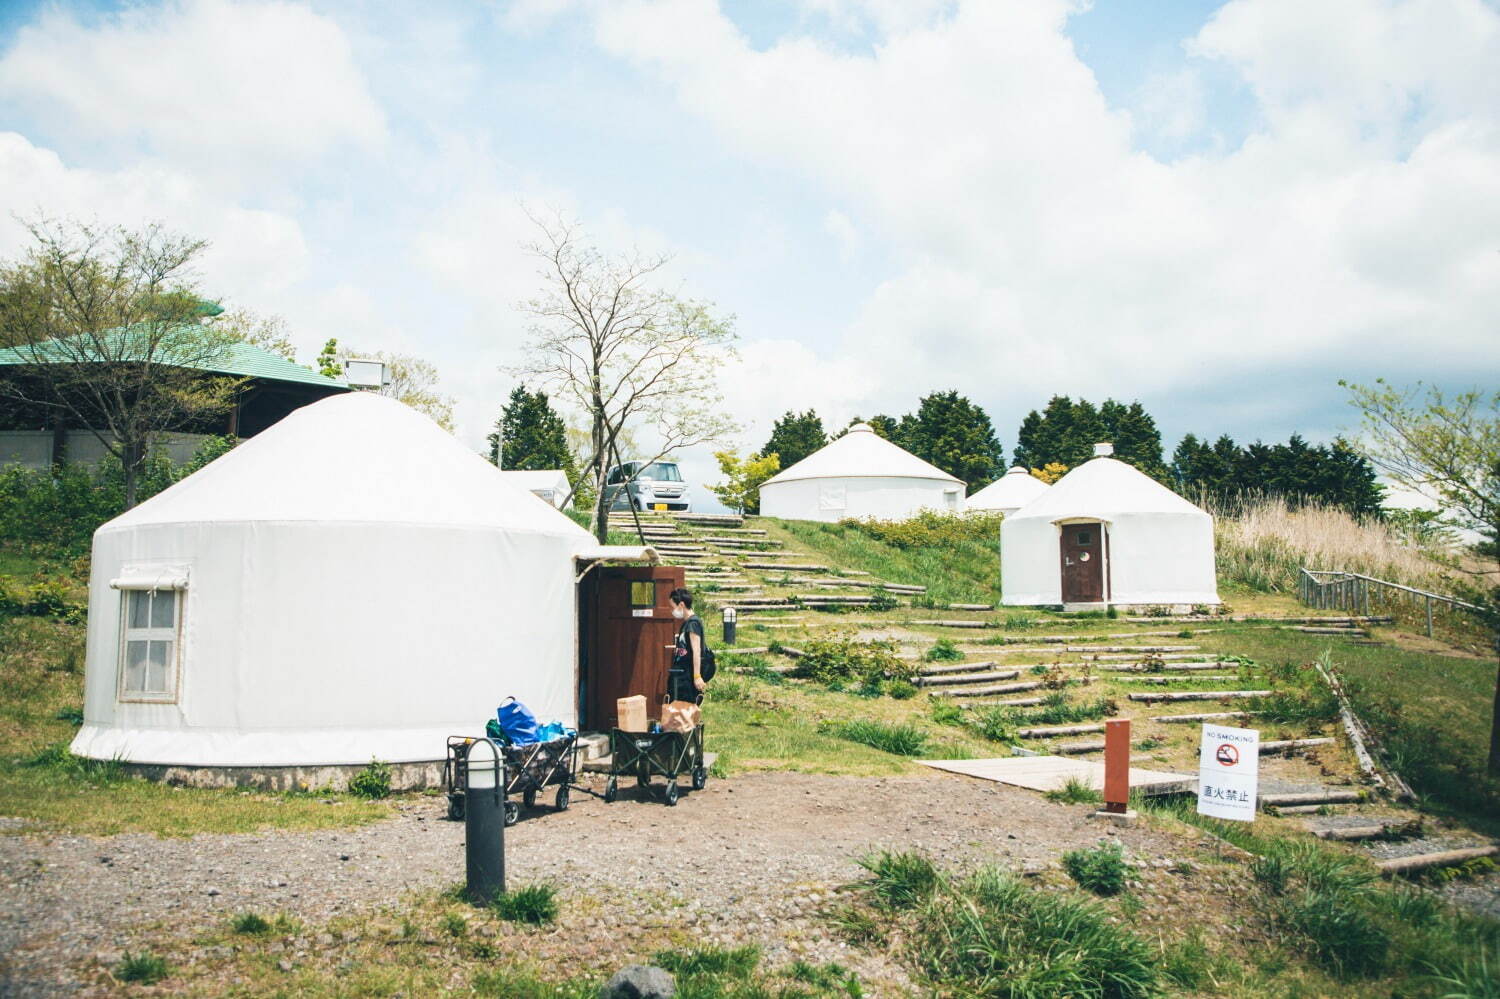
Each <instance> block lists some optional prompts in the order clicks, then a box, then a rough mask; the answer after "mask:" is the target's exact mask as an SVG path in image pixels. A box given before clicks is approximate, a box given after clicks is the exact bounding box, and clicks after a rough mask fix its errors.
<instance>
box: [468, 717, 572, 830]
mask: <svg viewBox="0 0 1500 999" xmlns="http://www.w3.org/2000/svg"><path fill="white" fill-rule="evenodd" d="M478 741H479V740H478V739H476V738H473V737H471V736H465V735H450V736H449V737H448V759H447V762H446V763H445V764H444V765H443V783H444V784H446V785H447V788H448V818H450V819H453V820H455V821H457V820H461V819H462V818H463V817H464V798H465V795H466V794H467V791H468V788H467V787H466V786H465V784H464V775H465V773H466V772H467V768H466V767H465V766H464V762H465V761H466V760H467V759H468V756H469V748H470V747H471V746H473V745H474V743H476V742H478ZM499 748H500V755H501V758H502V759H504V760H505V824H506V825H508V826H511V825H515V824H516V820H517V819H519V818H520V817H521V806H520V805H518V804H516V803H515V802H514V801H511V800H510V799H511V796H512V795H520V796H521V801H522V803H523V804H525V806H526V807H527V808H535V807H536V799H537V795H538V794H539V793H540V792H541V791H542V789H543V788H547V787H553V786H555V787H556V788H557V794H556V795H555V796H554V797H553V799H552V801H553V806H554V807H555V808H556V809H557V811H559V812H563V811H567V808H568V790H569V788H570V786H571V785H572V784H573V783H574V782H575V777H574V774H575V771H576V770H577V748H578V737H577V736H576V735H565V736H563V737H562V738H560V739H553V740H552V741H550V742H532V743H527V744H526V745H522V746H500V747H499Z"/></svg>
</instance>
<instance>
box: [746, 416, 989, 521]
mask: <svg viewBox="0 0 1500 999" xmlns="http://www.w3.org/2000/svg"><path fill="white" fill-rule="evenodd" d="M964 490H965V485H964V481H963V480H962V479H958V478H954V477H953V476H951V475H949V474H948V473H947V472H945V471H943V470H942V469H941V468H938V467H937V466H936V465H931V464H928V463H927V462H925V461H923V460H922V459H921V458H918V457H917V456H916V455H914V454H912V453H911V452H910V451H907V450H905V449H903V448H901V447H898V446H897V445H895V444H892V443H891V442H890V441H888V440H886V439H885V438H884V437H881V436H880V435H879V434H877V433H875V431H874V430H872V429H871V428H870V425H869V424H867V423H856V424H855V425H854V426H852V427H850V428H849V431H848V433H846V434H844V436H842V437H840V438H838V439H837V440H834V441H830V442H829V443H828V444H827V445H826V446H825V447H823V448H821V449H820V450H817V451H814V452H813V453H812V454H810V455H808V456H807V457H806V458H803V459H802V460H801V461H799V462H797V463H796V464H795V465H793V466H791V467H790V468H785V469H782V471H781V472H779V473H777V474H776V475H774V476H772V477H771V478H770V479H767V480H766V482H765V484H764V485H762V486H761V487H760V512H761V514H762V515H764V516H767V517H784V518H786V519H788V520H821V521H826V522H829V523H832V522H834V521H839V520H843V519H844V518H846V517H854V518H862V517H875V518H879V519H881V520H904V519H906V518H907V517H910V516H912V515H913V514H916V513H918V512H920V511H922V510H938V511H948V512H952V513H958V512H961V511H962V510H963V509H964Z"/></svg>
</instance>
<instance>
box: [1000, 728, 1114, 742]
mask: <svg viewBox="0 0 1500 999" xmlns="http://www.w3.org/2000/svg"><path fill="white" fill-rule="evenodd" d="M1103 731H1104V726H1103V725H1057V726H1053V727H1052V728H1023V729H1020V730H1019V731H1017V732H1016V735H1017V736H1019V737H1020V738H1022V739H1051V738H1053V737H1054V736H1059V735H1088V734H1089V733H1090V732H1103Z"/></svg>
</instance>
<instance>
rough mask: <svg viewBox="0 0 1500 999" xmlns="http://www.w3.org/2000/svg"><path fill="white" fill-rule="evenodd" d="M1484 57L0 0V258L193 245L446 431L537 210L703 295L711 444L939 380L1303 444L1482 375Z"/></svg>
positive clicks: (1322, 27)
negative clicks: (1409, 394)
mask: <svg viewBox="0 0 1500 999" xmlns="http://www.w3.org/2000/svg"><path fill="white" fill-rule="evenodd" d="M1496 66H1500V5H1497V4H1496V3H1495V2H1492V0H1319V2H1318V3H1316V4H1308V3H1305V2H1293V0H1230V2H1228V3H1213V2H1201V0H1156V2H1153V3H1151V4H1141V3H1130V2H1126V0H1095V2H1094V3H1092V4H1090V3H1087V2H1084V0H717V2H715V0H609V2H603V0H511V2H493V3H482V2H474V0H461V2H460V0H454V2H445V0H426V2H424V3H422V4H373V5H372V4H368V3H363V2H347V3H342V2H327V3H323V2H313V3H305V2H295V0H276V2H259V0H248V2H243V3H230V2H226V0H172V2H166V3H130V4H115V3H98V2H96V3H58V2H48V3H43V2H31V0H3V2H0V209H3V211H0V257H11V256H14V255H15V254H17V253H19V252H21V251H22V250H23V249H24V247H25V245H26V239H27V237H26V234H25V231H24V228H23V227H22V225H21V222H20V221H19V219H22V218H26V217H34V216H36V215H37V214H39V213H44V214H47V215H51V216H55V217H76V218H82V219H96V220H99V221H103V222H108V223H120V224H124V225H127V226H139V225H141V224H143V223H145V222H150V221H156V222H161V223H163V224H165V225H166V226H168V227H170V228H172V229H175V230H178V231H181V232H184V233H188V234H191V235H194V236H197V237H201V238H204V239H206V240H208V241H209V243H210V246H209V249H208V250H207V251H206V252H205V254H204V255H203V257H202V259H201V262H200V266H199V268H198V275H197V276H198V278H199V280H200V282H201V285H202V287H203V288H204V289H205V290H206V291H207V292H209V293H210V294H211V295H212V296H213V297H216V298H220V299H222V300H223V302H224V304H226V305H227V306H230V307H245V308H248V309H251V310H253V311H254V312H256V313H259V314H262V315H275V316H280V317H282V318H283V319H284V320H285V322H286V323H287V325H288V327H289V329H290V332H291V334H292V337H293V340H294V342H295V343H296V345H297V347H298V350H299V359H300V360H302V361H303V362H304V363H309V362H311V360H312V359H313V357H314V356H315V355H316V353H317V351H318V349H319V348H320V347H321V345H322V344H323V342H324V341H325V340H327V339H328V338H329V337H337V338H338V339H339V340H340V342H341V343H343V344H346V345H348V346H350V347H353V348H355V349H358V350H371V351H373V350H387V351H396V352H401V353H410V354H416V355H419V356H421V357H424V358H426V359H428V360H430V361H432V362H433V363H434V364H435V365H437V367H438V370H439V372H440V373H441V377H442V389H443V391H445V392H446V393H447V394H448V395H450V396H452V397H453V398H454V400H455V402H456V424H457V433H458V435H459V437H460V438H461V439H462V440H463V441H464V442H465V443H467V444H469V445H470V446H472V447H474V448H475V449H476V450H477V449H480V448H482V446H483V443H484V437H485V434H486V433H487V432H488V431H489V430H490V428H491V425H492V424H493V423H494V421H495V419H496V417H497V416H498V414H499V410H500V407H501V405H502V404H503V402H504V400H505V397H506V396H507V395H508V393H509V391H510V390H511V388H512V387H513V386H514V384H515V379H514V378H513V377H512V376H511V375H509V374H507V373H506V369H507V368H508V367H513V366H514V365H516V364H517V363H519V362H520V361H521V359H522V357H523V353H524V348H525V344H526V342H527V322H526V318H525V316H524V315H523V314H522V313H521V312H520V311H518V310H517V308H516V305H517V303H518V302H520V301H522V300H524V299H525V298H527V297H530V296H532V295H535V294H536V293H538V292H539V291H540V290H541V285H540V282H539V278H538V275H537V264H536V261H535V260H534V259H533V258H531V257H529V256H528V255H527V253H526V252H525V251H524V249H523V248H522V247H523V244H525V243H526V242H527V241H529V240H531V239H532V238H534V235H535V232H534V229H533V228H532V223H531V222H530V221H529V220H528V218H527V214H526V208H527V207H528V206H529V207H531V208H533V209H538V208H540V209H542V210H546V211H554V210H555V211H562V212H565V213H567V214H568V215H570V216H571V217H573V218H575V219H577V220H578V221H579V222H580V223H581V224H582V225H583V226H584V228H585V230H586V231H587V233H588V236H589V238H590V239H591V241H592V242H593V243H594V244H595V245H597V246H598V247H599V248H600V249H601V250H603V251H605V252H609V253H622V252H628V251H631V250H633V249H640V250H642V251H645V252H648V253H662V254H670V255H671V256H672V262H671V264H670V265H669V267H668V269H667V271H666V272H665V273H664V276H663V281H664V282H665V284H666V286H667V287H668V289H669V290H671V291H674V292H676V293H678V294H682V295H685V296H688V297H692V298H697V299H704V300H709V301H712V302H713V303H715V306H716V308H717V309H718V310H719V311H720V312H721V313H724V314H730V315H733V316H734V317H735V322H736V328H737V330H738V333H739V338H740V339H739V353H738V358H737V359H736V360H734V361H733V362H731V364H730V365H729V366H728V367H727V368H726V369H725V370H724V372H723V373H722V374H721V376H720V379H721V389H722V395H723V398H724V402H725V405H726V407H727V408H728V410H729V411H730V413H731V414H732V415H733V416H734V417H735V418H736V419H737V420H738V421H739V422H740V423H741V424H742V425H743V427H744V430H743V431H742V433H741V434H740V435H739V437H738V438H736V439H734V440H731V441H728V442H726V443H727V445H729V446H731V447H734V448H738V449H739V450H740V451H742V452H744V451H749V450H754V449H757V448H759V447H760V446H761V445H762V444H763V443H764V442H765V439H766V437H767V436H768V434H769V432H770V428H771V424H772V421H773V420H774V419H775V418H776V417H777V416H778V415H779V414H781V413H782V412H784V411H786V410H788V409H793V408H795V409H797V410H802V409H806V408H814V409H816V410H817V411H818V413H819V414H820V415H822V416H823V418H824V421H825V423H826V424H829V425H831V426H842V425H843V424H844V423H846V422H847V421H848V420H849V419H851V418H852V417H854V416H856V415H862V416H869V415H871V414H874V413H888V414H893V415H899V414H900V413H903V412H908V411H911V410H913V409H915V407H916V405H917V402H918V400H919V399H920V397H921V396H923V395H925V394H928V393H930V392H933V391H940V390H948V389H956V390H958V391H960V392H962V393H964V394H966V395H968V396H969V397H970V398H972V399H973V400H974V401H975V402H977V403H979V404H980V405H981V406H983V407H984V408H985V409H986V410H987V411H988V412H989V414H990V415H991V417H992V419H993V420H994V423H995V426H996V430H997V432H998V435H999V437H1000V439H1001V442H1002V444H1003V445H1004V447H1005V451H1006V455H1007V456H1009V455H1010V453H1011V452H1012V451H1013V449H1014V446H1015V433H1016V428H1017V426H1018V424H1019V423H1020V420H1021V418H1022V417H1023V416H1024V415H1025V414H1026V413H1027V412H1028V411H1029V410H1031V409H1039V408H1041V407H1042V406H1044V405H1045V404H1046V402H1047V400H1048V398H1050V397H1051V396H1052V395H1054V394H1064V395H1071V396H1074V397H1078V396H1083V397H1086V398H1089V399H1091V400H1094V401H1096V402H1098V401H1101V400H1102V399H1104V398H1106V397H1113V398H1116V399H1120V400H1122V401H1127V402H1128V401H1132V400H1139V401H1140V402H1141V403H1142V404H1143V405H1144V406H1145V407H1146V409H1147V410H1148V411H1149V412H1151V413H1152V414H1153V415H1154V416H1155V418H1156V420H1157V423H1158V425H1159V426H1160V428H1161V430H1162V436H1163V440H1164V443H1165V446H1166V449H1167V452H1168V455H1170V452H1171V449H1172V448H1173V447H1174V446H1175V444H1176V442H1177V441H1178V440H1179V439H1180V438H1181V437H1182V435H1183V434H1185V433H1189V432H1191V433H1196V434H1197V435H1199V436H1200V437H1202V436H1211V437H1213V436H1217V435H1219V434H1221V433H1227V434H1230V435H1231V436H1233V437H1235V438H1236V439H1238V440H1242V441H1249V440H1254V439H1257V438H1259V439H1264V440H1267V441H1271V440H1284V439H1285V438H1286V437H1287V436H1288V435H1290V434H1292V433H1301V434H1302V435H1304V436H1305V437H1307V438H1308V439H1310V440H1314V441H1326V440H1329V439H1331V438H1332V437H1333V436H1334V435H1336V434H1339V433H1348V432H1350V431H1352V430H1354V429H1355V427H1356V426H1357V416H1356V414H1355V413H1354V412H1353V411H1352V410H1351V409H1350V408H1349V406H1348V405H1347V402H1346V393H1345V392H1344V390H1343V389H1341V388H1340V387H1339V385H1338V382H1339V380H1340V379H1350V380H1354V381H1369V380H1372V379H1374V378H1377V377H1383V378H1386V379H1387V380H1390V381H1393V382H1395V383H1397V384H1411V383H1414V382H1415V381H1417V380H1425V381H1427V382H1429V383H1434V384H1438V385H1441V386H1443V387H1445V388H1449V389H1454V390H1457V389H1463V388H1469V387H1474V386H1481V387H1494V386H1495V385H1496V384H1500V335H1497V334H1500V329H1497V317H1500V85H1497V83H1496V81H1495V74H1494V68H1495V67H1496ZM707 450H708V449H699V450H697V451H694V452H692V453H689V454H687V455H685V456H684V461H685V467H686V471H687V474H688V478H689V479H690V480H691V481H695V482H699V483H701V482H703V481H704V480H713V479H715V478H716V474H715V470H714V464H713V461H712V458H711V457H710V456H709V455H708V453H707ZM704 492H705V491H704V490H702V489H699V490H698V494H699V496H700V497H701V499H702V500H704V501H706V500H707V497H706V495H704ZM702 505H703V506H705V507H707V506H709V505H710V504H708V503H707V502H703V503H702Z"/></svg>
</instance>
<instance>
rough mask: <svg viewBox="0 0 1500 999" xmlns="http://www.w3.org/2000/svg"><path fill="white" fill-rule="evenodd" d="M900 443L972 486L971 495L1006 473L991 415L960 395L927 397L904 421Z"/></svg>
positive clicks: (898, 436) (1003, 453) (898, 437)
mask: <svg viewBox="0 0 1500 999" xmlns="http://www.w3.org/2000/svg"><path fill="white" fill-rule="evenodd" d="M896 443H898V444H900V445H901V446H902V447H904V448H906V449H907V450H908V451H910V452H911V453H912V454H914V455H916V456H917V457H918V458H921V459H922V460H924V461H928V462H931V463H932V464H934V465H936V466H937V467H938V468H941V469H942V470H943V471H945V472H947V473H948V474H949V475H952V476H954V477H955V478H959V479H963V480H964V481H965V482H967V483H968V484H969V490H970V492H972V491H974V490H975V489H979V488H982V487H984V486H986V485H988V484H989V483H991V482H993V481H995V477H996V476H998V475H999V474H1000V473H1001V472H1002V471H1004V462H1005V452H1004V450H1003V449H1002V448H1001V446H1000V441H999V439H998V438H996V436H995V428H994V426H993V425H992V424H991V423H990V418H989V414H987V413H986V412H985V411H984V410H983V409H981V408H980V407H978V406H976V405H975V404H974V403H972V402H970V401H969V400H968V399H967V398H965V397H964V396H961V395H959V394H958V393H957V392H952V391H950V392H934V393H932V394H931V395H928V396H924V397H923V398H922V401H921V403H920V404H919V405H918V406H917V411H916V413H914V414H911V415H909V416H904V417H902V418H901V424H900V428H899V430H898V433H897V440H896Z"/></svg>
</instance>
